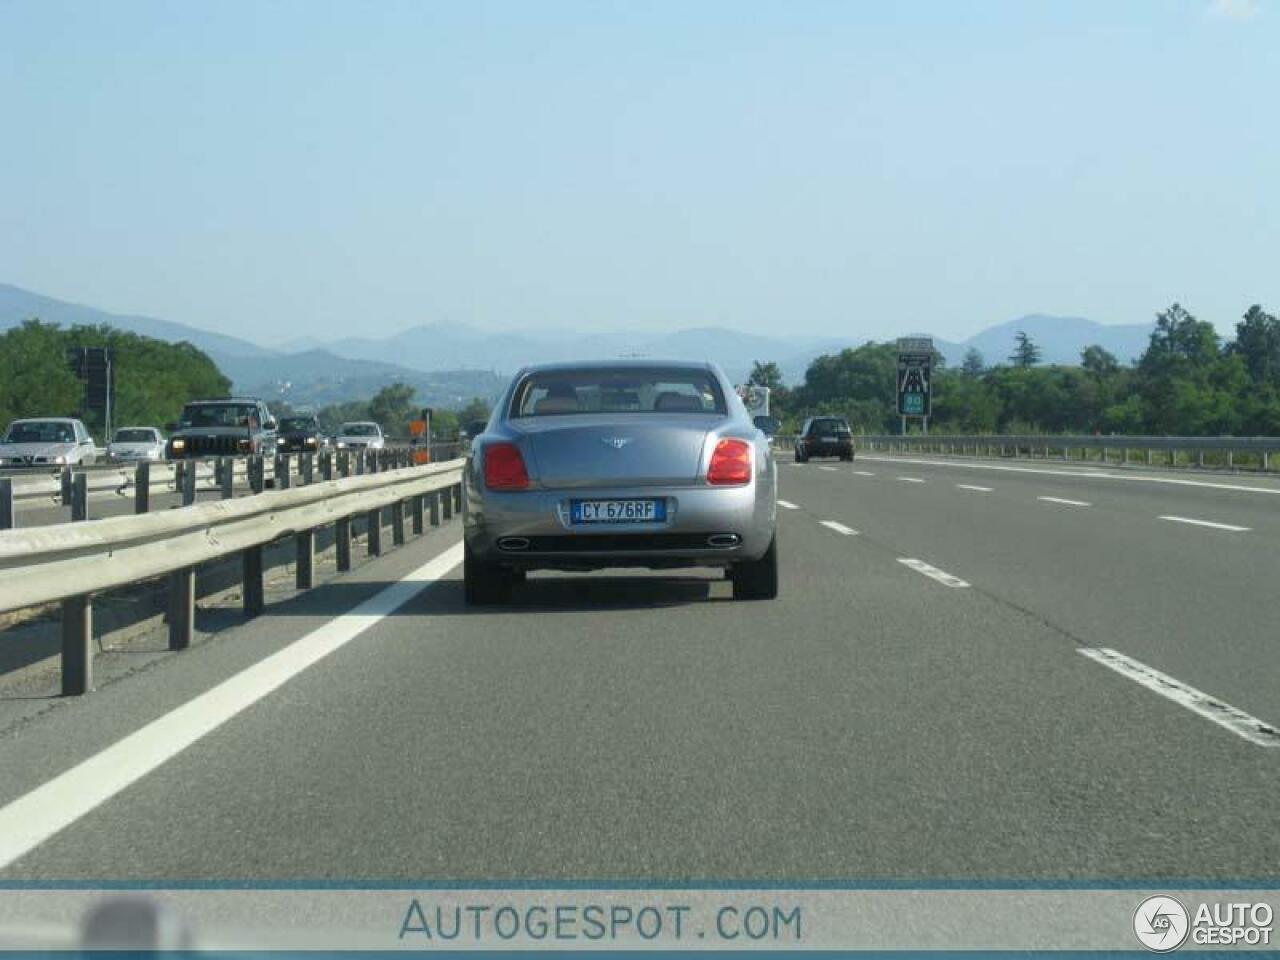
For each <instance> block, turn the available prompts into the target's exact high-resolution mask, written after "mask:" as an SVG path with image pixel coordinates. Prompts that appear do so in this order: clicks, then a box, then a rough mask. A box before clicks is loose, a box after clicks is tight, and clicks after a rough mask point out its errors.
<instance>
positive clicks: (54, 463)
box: [0, 417, 98, 467]
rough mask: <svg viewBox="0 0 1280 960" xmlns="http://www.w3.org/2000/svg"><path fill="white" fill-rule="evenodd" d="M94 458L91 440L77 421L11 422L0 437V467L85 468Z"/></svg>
mask: <svg viewBox="0 0 1280 960" xmlns="http://www.w3.org/2000/svg"><path fill="white" fill-rule="evenodd" d="M97 459H98V450H97V448H96V447H95V446H94V445H93V437H91V436H89V431H88V430H86V429H85V425H84V424H83V423H81V422H80V421H79V420H74V419H72V418H70V417H40V418H34V417H33V418H31V419H27V420H15V421H13V423H11V424H9V429H8V430H6V431H5V434H4V436H3V437H0V467H66V466H87V465H88V464H91V463H93V462H94V461H95V460H97Z"/></svg>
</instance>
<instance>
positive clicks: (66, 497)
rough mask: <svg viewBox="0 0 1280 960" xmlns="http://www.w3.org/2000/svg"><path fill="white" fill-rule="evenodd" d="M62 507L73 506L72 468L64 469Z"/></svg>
mask: <svg viewBox="0 0 1280 960" xmlns="http://www.w3.org/2000/svg"><path fill="white" fill-rule="evenodd" d="M62 505H63V506H64V507H69V506H71V468H70V467H63V468H62Z"/></svg>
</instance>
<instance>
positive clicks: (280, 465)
mask: <svg viewBox="0 0 1280 960" xmlns="http://www.w3.org/2000/svg"><path fill="white" fill-rule="evenodd" d="M289 459H290V458H289V455H288V454H287V453H285V454H279V453H277V454H276V460H275V478H276V489H277V490H288V489H289Z"/></svg>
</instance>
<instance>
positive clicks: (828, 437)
mask: <svg viewBox="0 0 1280 960" xmlns="http://www.w3.org/2000/svg"><path fill="white" fill-rule="evenodd" d="M810 457H839V458H840V459H841V460H852V459H853V431H852V430H850V429H849V423H848V421H847V420H845V419H844V417H810V418H809V419H808V420H806V421H805V422H804V426H803V427H801V428H800V436H798V437H796V463H804V462H805V461H806V460H808V459H809V458H810Z"/></svg>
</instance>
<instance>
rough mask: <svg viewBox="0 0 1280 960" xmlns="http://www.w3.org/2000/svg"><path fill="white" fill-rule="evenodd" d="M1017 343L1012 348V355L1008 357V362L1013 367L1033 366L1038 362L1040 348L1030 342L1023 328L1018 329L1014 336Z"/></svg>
mask: <svg viewBox="0 0 1280 960" xmlns="http://www.w3.org/2000/svg"><path fill="white" fill-rule="evenodd" d="M1015 339H1016V341H1017V345H1016V346H1015V347H1014V348H1013V355H1012V356H1011V357H1009V362H1010V363H1012V364H1013V365H1014V366H1015V367H1024V368H1025V367H1034V366H1035V365H1036V364H1037V363H1039V362H1040V348H1039V347H1037V346H1036V345H1035V343H1033V342H1032V340H1031V338H1030V337H1029V336H1027V334H1026V332H1025V331H1023V330H1019V331H1018V336H1017V337H1016V338H1015Z"/></svg>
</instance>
